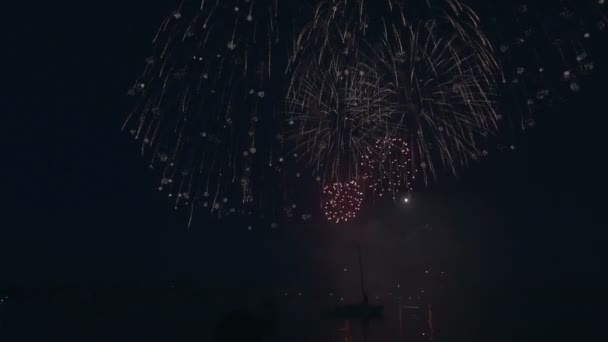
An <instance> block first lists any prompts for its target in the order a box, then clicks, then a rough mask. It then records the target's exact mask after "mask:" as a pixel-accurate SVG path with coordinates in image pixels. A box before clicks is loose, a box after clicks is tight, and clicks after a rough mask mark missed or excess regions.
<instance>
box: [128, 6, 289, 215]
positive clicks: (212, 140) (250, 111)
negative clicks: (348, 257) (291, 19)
mask: <svg viewBox="0 0 608 342" xmlns="http://www.w3.org/2000/svg"><path fill="white" fill-rule="evenodd" d="M281 10H282V9H281V8H279V3H278V2H277V0H245V1H242V0H241V1H239V0H230V1H228V0H222V1H219V0H202V1H201V0H198V1H195V0H192V1H190V0H184V1H183V2H182V3H181V4H180V6H179V8H178V9H177V10H176V11H175V12H174V13H173V14H172V15H170V16H169V17H168V18H167V19H166V20H165V21H164V22H163V23H162V24H161V26H160V28H159V30H158V33H157V34H156V36H155V38H154V40H153V45H154V54H153V55H152V56H150V57H149V58H147V59H146V65H145V69H144V71H143V73H142V74H141V76H140V77H139V78H138V79H137V81H136V82H135V85H134V86H133V87H132V89H130V91H129V94H130V95H133V96H135V97H136V105H135V107H134V110H133V111H132V112H131V114H130V115H129V116H128V119H127V120H126V122H125V124H124V129H127V130H129V131H130V132H131V134H132V135H133V136H134V137H135V139H136V140H137V141H138V142H139V143H140V144H141V150H142V154H144V155H145V156H147V157H148V158H149V160H150V167H151V168H156V169H160V172H161V173H162V180H161V184H160V187H159V190H162V191H166V192H167V193H168V195H169V197H172V198H174V199H175V206H176V208H177V207H178V206H180V205H184V204H185V205H191V206H194V204H200V205H201V206H203V207H207V208H209V209H210V210H212V211H213V212H216V213H218V214H220V215H223V214H230V213H234V212H242V211H243V210H245V209H246V208H247V207H248V206H250V205H251V203H253V201H254V198H255V195H256V186H257V185H256V181H255V180H256V179H260V180H261V179H265V178H271V177H273V169H272V168H271V167H269V165H270V164H272V161H273V158H275V155H276V154H277V153H278V152H277V150H276V149H275V147H276V146H277V145H280V142H278V139H277V138H276V137H277V133H276V132H278V130H276V131H275V126H278V125H275V122H277V121H278V120H279V119H278V118H277V116H276V115H278V114H279V110H278V109H279V107H278V106H277V105H276V103H277V100H276V97H280V95H278V94H277V91H276V90H277V86H275V84H278V82H276V81H275V73H274V70H275V68H277V66H275V65H274V63H275V61H274V59H275V58H277V56H280V52H278V51H277V50H278V49H277V46H278V45H279V43H280V35H281V31H280V30H279V29H280V28H281V27H282V26H285V25H282V24H281V23H280V21H279V19H280V11H281ZM283 59H286V57H285V58H283ZM279 63H280V62H279ZM283 68H284V66H283Z"/></svg>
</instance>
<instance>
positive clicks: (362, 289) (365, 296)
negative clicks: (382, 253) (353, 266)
mask: <svg viewBox="0 0 608 342" xmlns="http://www.w3.org/2000/svg"><path fill="white" fill-rule="evenodd" d="M357 252H358V254H359V274H360V276H361V295H362V296H363V300H364V301H367V294H366V293H365V283H364V282H363V261H362V258H361V245H357Z"/></svg>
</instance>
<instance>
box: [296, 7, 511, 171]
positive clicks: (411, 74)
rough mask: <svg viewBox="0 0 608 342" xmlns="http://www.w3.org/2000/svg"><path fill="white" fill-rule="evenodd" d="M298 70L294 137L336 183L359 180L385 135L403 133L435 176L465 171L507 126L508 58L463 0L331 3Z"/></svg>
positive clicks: (307, 33)
mask: <svg viewBox="0 0 608 342" xmlns="http://www.w3.org/2000/svg"><path fill="white" fill-rule="evenodd" d="M378 5H381V6H380V7H378ZM290 68H291V70H292V71H293V72H292V80H291V83H290V88H289V91H288V95H287V106H288V110H287V115H286V120H287V121H288V125H289V126H291V129H290V130H289V131H288V132H289V134H288V136H289V138H290V140H291V141H292V142H293V146H294V149H296V150H298V151H300V152H299V155H300V156H301V158H302V159H304V160H305V161H306V162H307V163H308V165H309V166H311V167H312V168H313V169H314V171H315V172H316V173H318V174H320V175H321V176H322V177H323V178H324V180H326V181H327V182H330V183H344V182H348V181H350V180H353V179H357V178H359V177H360V176H361V175H362V170H360V169H359V166H360V165H361V160H360V159H361V157H362V156H364V155H367V156H368V157H369V158H372V159H374V158H376V159H379V158H381V154H382V153H383V151H382V150H376V148H375V146H376V142H377V141H379V140H382V139H386V138H393V137H396V138H400V139H403V140H405V141H407V142H409V144H410V146H411V148H412V159H413V162H414V163H416V164H417V165H420V166H421V169H422V173H423V175H424V176H425V178H427V177H428V176H430V175H434V174H435V172H436V168H437V166H438V165H441V166H443V167H447V168H449V169H451V170H452V171H454V172H455V171H456V170H457V168H458V167H459V166H462V165H466V164H467V163H468V162H469V161H470V160H471V159H475V158H477V157H478V156H479V155H481V150H480V148H479V147H478V143H477V141H478V139H479V138H480V137H482V136H485V135H488V134H492V133H494V132H496V130H497V128H498V120H499V118H500V116H499V115H498V114H497V112H496V108H495V107H496V106H495V101H496V99H495V76H496V75H497V74H498V65H497V63H496V61H495V59H494V53H493V50H492V48H491V46H490V44H489V42H488V41H487V39H486V37H485V35H484V34H483V33H482V32H481V31H480V29H479V27H478V19H477V17H476V15H475V13H474V12H473V11H472V10H471V9H470V8H468V7H466V6H464V5H463V4H461V3H460V2H458V1H452V0H446V1H428V2H425V1H420V2H418V3H417V4H415V5H413V4H408V6H405V5H404V4H403V2H398V1H391V0H384V1H382V3H381V4H378V3H374V6H371V5H370V3H368V2H367V1H365V0H358V1H338V0H333V1H332V0H327V1H321V2H320V3H319V5H318V6H317V7H316V9H315V12H314V16H313V19H312V20H311V21H310V22H309V23H308V24H307V25H306V26H305V27H304V29H303V30H301V32H300V33H299V35H298V36H297V39H296V42H295V43H294V53H293V54H292V56H291V60H290ZM370 152H371V155H370ZM374 154H375V156H374Z"/></svg>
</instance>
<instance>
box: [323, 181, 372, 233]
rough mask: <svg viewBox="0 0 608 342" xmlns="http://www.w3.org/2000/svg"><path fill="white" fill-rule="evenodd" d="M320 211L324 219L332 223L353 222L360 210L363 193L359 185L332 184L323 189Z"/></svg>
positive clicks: (352, 183)
mask: <svg viewBox="0 0 608 342" xmlns="http://www.w3.org/2000/svg"><path fill="white" fill-rule="evenodd" d="M322 202H323V204H322V209H323V214H324V215H325V218H326V219H327V220H328V221H330V222H332V223H346V222H349V221H352V220H354V219H355V218H356V217H357V213H358V212H359V210H361V204H362V202H363V192H362V190H361V187H360V185H359V183H357V182H356V181H354V180H353V181H350V182H348V183H334V184H331V185H327V186H325V187H324V188H323V199H322Z"/></svg>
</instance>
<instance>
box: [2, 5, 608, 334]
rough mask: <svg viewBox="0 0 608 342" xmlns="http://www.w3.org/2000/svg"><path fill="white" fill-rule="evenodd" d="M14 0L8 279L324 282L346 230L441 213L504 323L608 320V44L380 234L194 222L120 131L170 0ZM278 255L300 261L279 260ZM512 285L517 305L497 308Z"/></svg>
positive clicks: (468, 279)
mask: <svg viewBox="0 0 608 342" xmlns="http://www.w3.org/2000/svg"><path fill="white" fill-rule="evenodd" d="M14 5H15V8H13V9H10V10H6V12H5V13H4V14H5V16H6V17H7V18H6V20H4V19H3V22H4V23H5V25H3V27H4V29H3V31H4V33H5V35H4V36H5V37H6V38H5V39H4V44H3V46H4V47H3V50H4V52H3V55H4V57H5V58H7V59H6V62H5V63H3V64H4V66H5V69H6V70H5V72H7V74H6V75H7V76H5V82H3V83H4V85H5V87H3V88H4V89H5V90H4V91H3V96H2V97H3V101H2V102H3V104H2V107H3V117H4V118H6V119H8V120H7V121H5V120H3V125H2V126H3V127H4V128H6V131H7V132H6V134H3V135H4V138H5V139H6V142H5V143H4V147H5V148H4V155H3V158H2V160H3V161H4V162H3V163H2V164H3V166H2V168H3V172H2V173H3V174H4V173H5V172H6V175H5V176H3V177H2V178H3V180H4V182H3V183H4V184H5V185H4V186H3V188H4V189H3V191H2V193H3V196H2V197H3V203H4V204H3V205H2V207H3V209H4V210H5V214H3V215H2V216H3V219H2V221H1V222H0V226H1V228H0V257H1V258H0V260H1V261H0V287H4V288H15V287H17V288H19V287H34V288H46V287H66V286H67V287H78V286H85V287H86V286H89V287H90V286H93V287H99V286H114V287H116V286H118V287H142V286H143V287H160V286H166V284H167V283H168V282H170V281H175V280H176V279H185V280H187V281H192V282H196V283H204V284H206V285H209V283H212V284H214V286H229V285H233V284H235V283H239V282H243V281H247V280H250V279H252V278H255V279H261V280H256V282H258V283H259V284H258V285H259V286H260V287H264V286H267V285H268V286H271V285H276V284H293V283H294V282H299V283H300V284H301V285H302V286H303V287H314V286H315V284H316V283H317V280H316V279H315V278H313V277H312V276H311V275H310V274H312V273H314V270H315V267H318V264H319V259H323V258H328V256H329V257H333V258H334V259H333V260H327V264H326V265H325V266H326V269H325V270H324V272H328V273H329V274H331V272H332V270H333V269H334V268H337V267H338V266H337V265H339V264H340V263H341V260H342V259H344V258H346V257H345V256H344V253H345V252H344V250H345V249H346V248H348V247H347V246H348V245H349V244H352V243H354V242H353V241H351V240H357V239H358V238H359V237H360V238H365V236H366V235H365V234H372V236H368V237H367V238H366V239H367V241H368V242H370V241H376V242H377V243H378V244H380V245H382V243H383V241H387V239H392V238H393V236H392V235H391V234H393V233H391V232H394V231H395V230H397V231H399V227H401V226H402V225H405V226H407V227H410V228H408V229H414V228H412V226H414V224H413V223H409V224H408V223H407V220H411V222H417V223H419V224H420V225H423V224H424V223H426V222H427V221H428V222H432V223H433V225H434V226H436V227H441V228H440V230H442V231H444V232H446V233H445V234H446V236H449V237H450V239H451V241H452V244H453V245H455V247H450V248H451V249H450V251H451V253H453V254H454V255H452V254H450V258H449V259H451V261H450V262H448V263H447V266H448V267H453V268H454V270H453V271H455V272H456V271H457V275H456V276H455V278H457V281H454V284H457V287H459V289H458V290H454V291H455V292H454V293H459V294H462V295H463V296H464V297H463V298H476V299H475V300H476V301H477V302H478V303H480V304H479V305H481V306H483V307H484V308H486V309H488V310H489V312H490V313H491V314H490V316H489V318H486V319H487V321H488V322H493V323H494V324H496V329H505V328H507V327H508V324H506V323H505V322H515V321H517V322H520V323H521V322H525V323H522V324H528V323H529V324H531V325H535V323H534V322H539V324H546V325H551V326H553V325H556V324H557V323H556V322H570V318H572V320H573V321H575V322H578V323H579V324H577V325H576V327H582V328H581V329H586V328H584V327H587V328H591V327H592V326H594V325H595V324H596V323H597V322H598V321H597V320H595V319H594V318H596V317H599V315H600V314H601V312H602V311H596V306H595V304H598V303H601V302H602V301H603V300H604V299H605V298H606V292H605V290H606V287H605V284H604V280H605V277H606V276H605V272H606V267H605V262H604V261H605V260H606V259H605V256H606V253H605V252H604V250H605V248H604V246H605V242H606V238H607V237H608V235H607V233H606V228H605V226H606V223H605V218H606V215H605V209H604V208H603V206H604V205H603V204H604V203H605V202H606V201H605V200H604V197H605V192H604V187H603V183H604V179H605V177H606V176H605V175H606V173H605V172H604V170H605V167H604V164H605V156H606V152H605V148H604V146H605V145H606V144H605V142H604V141H603V139H604V136H605V135H604V134H603V130H604V127H605V126H604V122H605V121H606V120H605V116H606V114H607V112H606V108H607V106H606V100H605V98H606V79H607V77H606V76H608V60H606V51H601V50H600V51H598V54H599V57H597V58H596V60H597V64H598V72H597V73H596V74H595V75H594V76H593V77H592V79H591V80H590V81H589V82H588V83H587V84H586V85H585V87H584V91H582V92H581V93H580V94H577V95H576V96H573V97H572V98H570V99H569V100H568V101H567V102H566V103H564V104H562V105H560V106H559V107H556V108H552V109H551V110H548V111H547V112H546V113H544V114H543V118H542V119H541V120H539V124H538V125H537V128H535V129H534V130H532V131H528V132H527V133H526V134H525V135H523V136H522V137H518V138H517V140H518V142H517V145H518V149H517V150H516V151H515V152H511V153H501V154H494V155H491V156H490V157H489V158H487V159H486V160H484V161H482V162H481V163H479V164H477V165H474V166H473V167H471V168H470V169H469V170H466V171H464V172H463V174H462V175H461V177H460V178H459V179H458V180H449V181H445V182H444V183H442V184H441V185H438V186H434V188H433V189H432V190H429V191H427V192H425V193H423V194H421V195H420V196H421V197H420V198H421V200H420V202H419V203H420V204H419V206H416V205H414V206H413V207H412V208H410V209H408V210H418V211H417V212H414V213H403V212H398V213H390V214H389V215H388V218H384V219H382V220H380V222H381V223H380V224H382V225H384V226H385V227H388V228H387V229H385V230H383V232H382V233H366V230H365V227H368V226H370V225H373V224H374V222H376V221H374V220H371V221H370V222H367V223H362V224H361V227H363V228H360V229H359V228H357V229H356V230H355V232H353V233H352V234H353V235H354V234H361V235H355V236H352V235H351V234H350V233H345V232H344V231H342V230H339V229H336V228H335V227H326V226H315V227H294V228H293V231H290V227H286V228H282V229H281V230H280V231H278V232H271V231H269V230H268V229H264V228H260V229H257V230H255V231H254V232H247V231H246V229H244V227H238V226H230V225H228V224H220V225H219V226H207V227H203V226H200V225H199V226H196V227H194V228H193V229H191V230H190V231H186V229H185V226H184V224H183V220H182V219H181V218H180V217H178V216H176V215H174V214H173V213H172V212H171V211H170V210H169V205H168V203H167V202H166V198H165V196H163V194H160V193H158V192H156V191H155V185H156V184H157V179H156V175H155V174H154V173H152V172H150V171H149V170H148V169H147V167H146V163H145V162H144V161H143V160H142V159H141V158H140V157H139V154H138V148H137V146H136V145H135V144H132V142H131V141H130V139H129V137H128V136H127V135H126V134H123V133H122V132H121V131H120V126H121V123H122V120H123V118H124V115H125V113H126V112H127V111H128V110H129V107H128V102H129V101H128V98H127V96H126V90H127V89H128V87H129V85H130V84H131V82H132V80H133V79H134V77H135V76H136V75H137V74H138V72H139V71H140V70H141V67H142V61H143V59H144V58H145V57H146V56H147V53H148V52H149V51H150V47H151V46H150V40H151V38H152V36H153V34H154V32H155V30H156V29H157V25H158V23H160V22H161V20H162V18H163V17H164V16H165V15H166V14H167V13H169V12H170V11H171V10H172V9H173V8H172V4H171V2H170V1H157V2H154V4H152V2H150V1H143V0H131V1H81V2H76V1H74V2H70V3H69V4H68V3H66V2H62V3H58V2H45V3H36V4H31V3H27V2H22V3H20V4H14ZM3 140H4V139H3ZM404 222H406V223H404ZM382 234H386V235H387V236H386V237H385V236H383V235H382ZM395 234H397V233H395ZM370 245H373V244H372V242H370ZM317 249H320V250H322V251H321V252H319V254H320V256H319V255H316V256H315V253H314V252H313V251H315V250H317ZM328 251H329V252H328ZM335 251H342V252H340V253H338V252H336V253H333V252H335ZM393 253H394V254H397V255H398V252H393ZM439 253H440V254H441V252H439ZM446 253H447V252H446ZM277 258H281V260H287V261H286V262H283V263H280V264H278V265H277V263H276V261H277ZM446 258H447V257H446ZM371 262H378V263H381V262H382V260H381V258H379V259H378V260H376V261H371ZM334 264H336V266H335V267H334ZM332 267H334V268H332ZM296 270H301V272H302V273H301V274H299V273H298V271H296ZM306 272H310V273H306ZM380 276H382V274H380ZM387 276H388V275H387ZM392 276H394V275H392ZM330 277H331V276H330ZM344 281H345V280H344V279H338V280H336V282H337V283H339V282H344ZM216 283H217V284H216ZM269 284H270V285H269ZM336 286H342V285H336ZM235 287H239V286H238V285H235ZM500 294H505V297H504V298H509V300H507V299H505V300H504V301H505V302H507V301H511V299H513V298H516V302H512V301H511V302H510V303H508V306H500V305H503V304H504V305H506V303H503V302H501V301H500V300H499V299H496V298H498V297H500ZM484 296H487V297H484ZM480 298H481V299H480ZM487 298H493V299H491V300H490V301H493V302H492V303H488V299H487ZM505 307H507V309H504V308H505ZM503 309H504V310H503ZM519 310H521V312H520V311H519ZM482 316H484V315H480V316H479V317H482ZM516 316H517V317H519V320H514V318H513V317H516ZM538 316H551V317H553V318H554V319H553V320H541V319H539V318H538ZM554 316H555V317H554ZM503 318H504V320H503ZM480 324H481V322H480ZM490 327H491V325H487V326H486V327H485V329H491V328H490ZM542 330H543V329H542V326H537V327H535V328H529V330H525V331H535V332H540V331H542ZM556 336H557V335H556Z"/></svg>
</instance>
